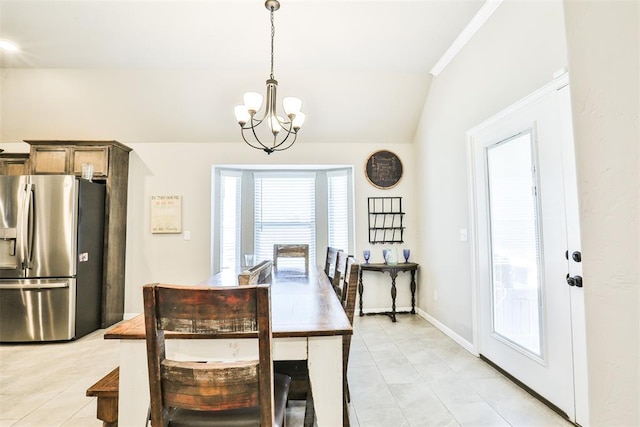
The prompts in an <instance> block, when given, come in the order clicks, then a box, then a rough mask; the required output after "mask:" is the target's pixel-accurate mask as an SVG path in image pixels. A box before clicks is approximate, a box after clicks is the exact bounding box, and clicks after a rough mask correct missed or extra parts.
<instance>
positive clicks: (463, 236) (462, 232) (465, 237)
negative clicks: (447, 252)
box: [460, 228, 468, 242]
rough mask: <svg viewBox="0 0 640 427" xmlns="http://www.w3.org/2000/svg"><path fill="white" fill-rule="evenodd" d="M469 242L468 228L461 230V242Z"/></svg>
mask: <svg viewBox="0 0 640 427" xmlns="http://www.w3.org/2000/svg"><path fill="white" fill-rule="evenodd" d="M467 240H468V236H467V229H466V228H461V229H460V241H461V242H466V241H467Z"/></svg>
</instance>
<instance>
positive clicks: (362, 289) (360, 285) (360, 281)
mask: <svg viewBox="0 0 640 427" xmlns="http://www.w3.org/2000/svg"><path fill="white" fill-rule="evenodd" d="M363 291H364V286H362V269H360V280H359V281H358V294H360V317H362V316H364V313H363V312H362V292H363Z"/></svg>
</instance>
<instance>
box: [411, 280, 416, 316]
mask: <svg viewBox="0 0 640 427" xmlns="http://www.w3.org/2000/svg"><path fill="white" fill-rule="evenodd" d="M411 314H416V271H415V270H411Z"/></svg>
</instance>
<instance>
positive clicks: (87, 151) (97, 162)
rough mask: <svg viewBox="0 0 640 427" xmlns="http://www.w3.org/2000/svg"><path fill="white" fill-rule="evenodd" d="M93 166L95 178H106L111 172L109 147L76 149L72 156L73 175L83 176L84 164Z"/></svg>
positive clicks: (73, 150) (73, 149)
mask: <svg viewBox="0 0 640 427" xmlns="http://www.w3.org/2000/svg"><path fill="white" fill-rule="evenodd" d="M83 163H91V164H93V176H94V177H106V176H107V172H108V170H109V147H82V148H80V147H74V148H72V154H71V169H70V170H71V173H72V174H74V175H82V164H83Z"/></svg>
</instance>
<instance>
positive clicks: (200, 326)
mask: <svg viewBox="0 0 640 427" xmlns="http://www.w3.org/2000/svg"><path fill="white" fill-rule="evenodd" d="M143 296H144V315H145V330H146V342H147V360H148V369H149V392H150V397H151V411H150V415H151V425H152V426H153V427H167V426H171V427H183V426H215V427H229V426H234V425H241V426H262V427H264V426H284V425H285V415H286V402H287V396H288V392H289V385H290V382H291V378H290V377H288V376H286V375H281V374H275V375H274V373H273V361H272V333H271V299H270V286H269V285H256V286H239V287H205V286H175V285H161V284H151V285H145V286H144V287H143ZM165 332H176V333H181V334H183V336H181V338H184V339H198V338H211V337H212V336H214V335H215V337H216V338H224V337H228V338H238V339H243V338H247V339H254V340H256V339H257V341H258V359H255V360H241V361H236V360H232V361H226V360H225V361H209V362H193V361H180V360H172V359H170V358H168V357H167V352H166V349H165ZM212 345H215V342H214V343H213V344H212ZM220 345H223V344H220Z"/></svg>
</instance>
